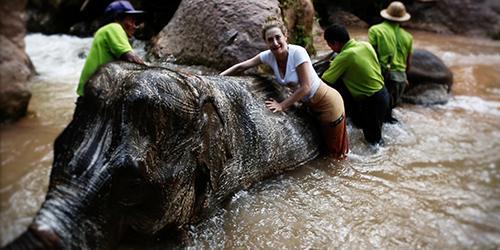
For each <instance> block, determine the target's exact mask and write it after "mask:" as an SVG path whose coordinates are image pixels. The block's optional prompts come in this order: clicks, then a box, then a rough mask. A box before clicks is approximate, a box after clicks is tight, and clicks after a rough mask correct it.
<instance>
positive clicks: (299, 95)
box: [266, 61, 313, 112]
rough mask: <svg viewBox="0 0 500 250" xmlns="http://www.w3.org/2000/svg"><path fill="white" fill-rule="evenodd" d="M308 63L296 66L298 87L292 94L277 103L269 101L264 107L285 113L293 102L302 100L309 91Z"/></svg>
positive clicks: (309, 73) (309, 75) (309, 74)
mask: <svg viewBox="0 0 500 250" xmlns="http://www.w3.org/2000/svg"><path fill="white" fill-rule="evenodd" d="M309 63H310V62H308V61H306V62H304V63H302V64H300V65H299V66H297V74H298V76H299V85H300V86H299V87H298V88H297V89H296V90H295V91H294V92H293V94H292V95H291V96H289V97H288V98H286V99H285V100H283V101H282V102H280V103H278V102H277V101H275V100H273V99H271V100H269V101H266V106H267V108H269V109H270V110H271V111H273V112H278V111H285V110H287V109H288V108H289V107H290V106H292V105H293V104H294V103H295V102H297V101H300V100H302V99H303V98H304V97H305V96H306V95H308V94H309V92H310V91H311V85H312V82H311V79H312V77H311V74H313V72H311V70H310V67H309Z"/></svg>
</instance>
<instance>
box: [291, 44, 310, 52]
mask: <svg viewBox="0 0 500 250" xmlns="http://www.w3.org/2000/svg"><path fill="white" fill-rule="evenodd" d="M288 49H289V50H290V51H293V52H295V51H299V52H306V53H307V51H306V49H305V48H304V47H302V46H300V45H296V44H288Z"/></svg>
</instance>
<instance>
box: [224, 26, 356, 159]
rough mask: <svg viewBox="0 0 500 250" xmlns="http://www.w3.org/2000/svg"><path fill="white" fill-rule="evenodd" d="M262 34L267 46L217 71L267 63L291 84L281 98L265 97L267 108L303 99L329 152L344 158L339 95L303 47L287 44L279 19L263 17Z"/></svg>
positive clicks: (278, 78)
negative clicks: (291, 88) (313, 63)
mask: <svg viewBox="0 0 500 250" xmlns="http://www.w3.org/2000/svg"><path fill="white" fill-rule="evenodd" d="M262 36H263V38H264V40H265V43H266V45H267V46H268V48H269V49H268V50H265V51H262V52H260V53H259V54H257V55H256V56H254V57H252V58H250V59H248V60H246V61H243V62H240V63H237V64H235V65H233V66H231V67H230V68H228V69H226V70H225V71H223V72H222V73H220V75H231V74H233V73H236V72H240V71H244V70H246V69H249V68H252V67H255V66H257V65H259V64H267V65H269V66H270V67H271V68H272V69H273V72H274V75H275V78H276V81H277V82H278V83H279V84H282V85H286V86H289V87H294V88H295V90H294V91H293V93H292V94H291V95H290V96H289V97H288V98H286V99H285V100H283V101H281V102H278V101H276V100H274V99H270V100H267V101H266V102H265V105H266V106H267V108H268V109H269V110H271V111H272V112H283V111H286V110H287V109H289V108H290V107H291V106H292V105H293V104H294V103H296V102H298V101H303V102H304V103H305V104H306V105H308V106H309V107H310V109H311V110H312V111H313V112H314V113H315V114H317V117H318V120H319V121H320V124H321V127H322V133H323V138H324V142H325V145H326V146H327V148H328V150H329V151H330V153H331V155H332V156H333V157H334V158H336V159H343V158H345V157H346V155H347V153H348V152H349V140H348V136H347V129H346V119H345V114H344V102H343V100H342V96H341V95H340V94H339V93H338V92H337V91H336V90H334V89H332V88H330V87H328V86H327V85H326V84H325V83H324V82H323V81H322V80H321V79H320V78H319V77H318V76H317V74H316V73H315V72H314V69H313V67H312V63H311V59H310V58H309V55H308V54H307V52H306V50H305V49H304V48H303V47H301V46H298V45H293V44H288V42H287V30H286V28H285V26H284V24H283V23H282V22H281V21H280V20H278V19H277V18H271V19H269V20H268V21H266V23H265V24H264V26H263V28H262Z"/></svg>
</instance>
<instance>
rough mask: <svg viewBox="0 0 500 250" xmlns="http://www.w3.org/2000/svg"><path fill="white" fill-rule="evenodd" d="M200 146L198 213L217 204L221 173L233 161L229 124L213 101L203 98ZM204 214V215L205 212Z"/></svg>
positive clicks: (198, 157)
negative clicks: (226, 129)
mask: <svg viewBox="0 0 500 250" xmlns="http://www.w3.org/2000/svg"><path fill="white" fill-rule="evenodd" d="M199 120H200V125H199V128H198V129H199V136H200V137H201V138H200V145H199V148H198V150H197V169H196V172H195V193H196V201H195V202H196V204H195V209H200V210H205V211H207V210H206V209H208V208H210V207H212V204H211V203H212V202H217V200H216V199H217V198H216V197H213V195H214V194H215V192H214V191H216V190H217V189H219V188H220V185H221V184H220V180H219V177H220V176H221V171H222V169H223V166H224V165H225V164H226V162H227V161H228V160H230V159H231V158H232V156H231V151H230V149H229V146H228V141H227V139H228V138H227V135H226V133H225V132H224V131H225V123H224V120H223V118H222V116H221V114H220V111H219V109H218V108H217V105H216V103H215V101H214V99H213V98H212V97H203V96H202V97H201V98H200V119H199ZM195 214H197V213H195ZM201 214H203V212H201Z"/></svg>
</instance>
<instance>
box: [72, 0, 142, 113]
mask: <svg viewBox="0 0 500 250" xmlns="http://www.w3.org/2000/svg"><path fill="white" fill-rule="evenodd" d="M104 12H105V14H106V15H107V16H108V17H109V18H111V19H112V20H113V22H111V23H109V24H107V25H105V26H103V27H101V28H100V29H98V30H97V31H96V33H95V35H94V40H93V41H92V46H91V47H90V51H89V54H88V56H87V59H86V61H85V65H84V66H83V70H82V73H81V75H80V81H79V84H78V88H77V90H76V93H77V94H78V96H79V97H82V96H83V95H84V87H85V83H86V82H87V81H88V79H89V78H90V77H91V76H92V75H93V74H94V73H95V71H96V70H97V69H98V68H99V67H100V66H101V65H103V64H106V63H108V62H110V61H114V60H123V61H128V62H133V63H138V64H144V61H143V60H142V59H141V58H140V57H139V56H137V54H135V53H134V51H133V50H132V46H131V45H130V43H129V41H128V38H131V37H132V36H133V35H134V33H135V30H136V21H137V15H139V14H142V13H144V12H143V11H141V10H136V9H134V7H133V6H132V4H130V2H128V1H123V0H121V1H114V2H112V3H110V4H109V5H108V6H107V7H106V9H105V11H104ZM78 99H79V100H77V106H78V103H79V102H80V101H81V98H78Z"/></svg>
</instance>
